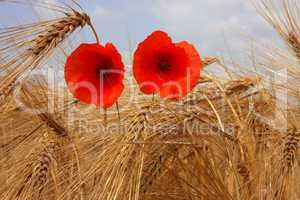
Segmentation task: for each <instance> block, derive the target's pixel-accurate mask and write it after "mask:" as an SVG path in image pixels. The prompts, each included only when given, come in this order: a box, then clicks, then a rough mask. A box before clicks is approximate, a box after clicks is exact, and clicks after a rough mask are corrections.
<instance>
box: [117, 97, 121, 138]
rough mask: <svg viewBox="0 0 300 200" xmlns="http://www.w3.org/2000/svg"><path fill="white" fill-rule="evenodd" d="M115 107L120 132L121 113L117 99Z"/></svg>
mask: <svg viewBox="0 0 300 200" xmlns="http://www.w3.org/2000/svg"><path fill="white" fill-rule="evenodd" d="M116 107H117V111H118V119H119V132H120V133H121V114H120V109H119V102H118V101H116Z"/></svg>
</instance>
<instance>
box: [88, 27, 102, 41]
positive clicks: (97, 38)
mask: <svg viewBox="0 0 300 200" xmlns="http://www.w3.org/2000/svg"><path fill="white" fill-rule="evenodd" d="M89 25H90V27H91V29H92V31H93V33H94V36H95V38H96V41H97V44H100V40H99V37H98V34H97V31H96V29H95V27H94V26H93V24H92V23H91V22H90V23H89Z"/></svg>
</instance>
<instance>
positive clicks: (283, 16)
mask: <svg viewBox="0 0 300 200" xmlns="http://www.w3.org/2000/svg"><path fill="white" fill-rule="evenodd" d="M254 1H255V6H256V8H257V10H258V12H259V13H260V14H261V15H262V16H263V17H264V18H265V19H266V21H267V22H269V23H270V24H271V25H272V26H273V28H274V29H275V30H276V31H277V32H278V34H279V35H280V36H281V37H282V38H283V39H284V41H285V42H286V43H287V45H288V46H289V47H290V48H291V50H292V51H293V52H294V55H295V56H296V58H297V59H298V61H299V62H300V26H299V23H300V15H299V8H300V3H299V1H297V0H284V1H273V0H254Z"/></svg>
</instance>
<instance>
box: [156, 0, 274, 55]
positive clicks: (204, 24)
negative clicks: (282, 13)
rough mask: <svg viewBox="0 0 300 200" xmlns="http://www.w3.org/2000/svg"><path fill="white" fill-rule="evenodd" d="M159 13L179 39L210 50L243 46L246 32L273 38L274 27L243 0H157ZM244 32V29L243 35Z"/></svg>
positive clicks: (261, 37) (204, 49)
mask: <svg viewBox="0 0 300 200" xmlns="http://www.w3.org/2000/svg"><path fill="white" fill-rule="evenodd" d="M155 2H156V3H155V7H156V8H155V9H154V10H155V15H157V16H158V17H159V19H160V20H161V23H162V24H163V27H164V28H165V29H166V30H167V31H169V32H171V33H172V34H173V35H174V36H176V37H177V38H178V39H187V40H190V41H192V42H194V43H196V44H197V46H198V47H199V48H200V49H201V50H203V51H205V52H208V53H214V52H217V51H221V50H223V49H224V48H223V47H224V37H225V38H226V40H228V41H229V42H230V46H231V48H233V49H236V50H237V49H239V48H241V44H242V42H243V41H245V38H244V37H245V35H247V34H249V35H251V36H254V37H256V38H257V39H262V40H263V39H270V35H271V36H274V34H273V30H272V29H271V28H270V27H269V26H268V25H267V24H266V23H265V22H264V21H263V20H262V19H261V18H260V17H259V16H258V14H257V13H256V12H255V10H254V9H253V8H252V5H251V4H250V3H249V2H247V1H243V0H210V1H199V0H156V1H155ZM241 33H244V34H243V35H242V34H241Z"/></svg>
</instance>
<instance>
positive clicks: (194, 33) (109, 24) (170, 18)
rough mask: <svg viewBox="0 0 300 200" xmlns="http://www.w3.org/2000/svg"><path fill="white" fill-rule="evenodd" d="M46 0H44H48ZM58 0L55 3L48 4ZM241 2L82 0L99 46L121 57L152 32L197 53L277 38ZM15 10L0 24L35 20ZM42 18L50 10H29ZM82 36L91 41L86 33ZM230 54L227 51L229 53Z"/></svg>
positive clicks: (0, 11) (5, 9)
mask: <svg viewBox="0 0 300 200" xmlns="http://www.w3.org/2000/svg"><path fill="white" fill-rule="evenodd" d="M48 1H49V0H48ZM51 1H58V0H51ZM250 2H251V1H250V0H249V1H245V0H209V1H207V0H81V1H80V4H81V5H82V6H83V7H84V9H85V10H86V12H87V13H88V14H89V15H90V16H91V17H92V20H93V23H94V24H95V26H96V29H97V32H98V34H99V37H100V40H101V42H102V43H105V42H113V43H114V44H116V45H117V46H118V48H119V50H120V51H121V52H122V54H123V55H125V56H126V55H128V54H130V52H132V51H133V50H134V49H135V47H136V45H137V44H138V42H140V41H142V40H143V39H144V38H145V37H146V36H147V35H149V34H150V33H151V32H152V31H154V30H157V29H160V30H164V31H166V32H168V33H169V34H170V35H171V36H172V38H173V39H174V41H180V40H187V41H189V42H190V43H193V44H194V45H195V46H196V48H197V49H198V50H199V52H200V54H202V55H216V56H219V55H223V54H224V53H225V52H227V53H228V52H230V53H231V54H234V55H236V54H238V53H240V52H241V49H242V48H244V47H245V43H247V41H248V39H249V38H250V37H252V38H254V39H255V40H256V41H263V42H264V41H266V42H268V41H269V42H270V41H273V40H277V36H276V34H275V33H274V31H273V30H272V28H271V27H270V26H269V25H268V24H267V23H266V22H265V21H264V20H263V19H262V18H261V17H260V16H259V15H258V14H257V13H256V12H255V9H254V8H253V6H252V5H251V3H250ZM29 12H32V10H26V11H25V9H24V8H23V9H22V8H20V6H16V5H13V4H12V5H9V6H6V5H5V6H3V5H1V6H0V20H1V21H0V24H1V25H2V26H7V25H10V24H11V23H12V22H11V21H12V20H14V21H15V22H17V23H23V22H26V23H28V22H30V20H31V19H33V20H34V17H32V16H31V15H30V14H29ZM34 13H35V15H38V16H40V17H42V18H44V17H45V18H49V16H53V13H51V12H50V11H49V10H46V9H40V8H39V9H34ZM85 33H86V34H85V37H86V38H87V39H89V38H91V37H90V36H89V35H90V32H88V31H85ZM229 50H230V51H229Z"/></svg>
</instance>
